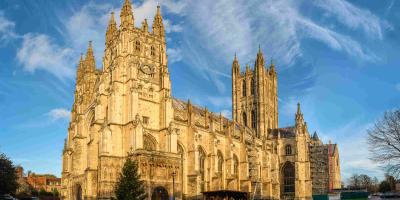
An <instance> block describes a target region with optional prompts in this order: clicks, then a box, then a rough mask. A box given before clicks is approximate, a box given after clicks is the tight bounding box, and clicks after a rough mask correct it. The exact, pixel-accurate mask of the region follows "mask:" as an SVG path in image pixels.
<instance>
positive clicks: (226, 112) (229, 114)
mask: <svg viewBox="0 0 400 200" xmlns="http://www.w3.org/2000/svg"><path fill="white" fill-rule="evenodd" d="M221 114H222V116H224V117H226V118H229V119H232V112H231V110H221Z"/></svg>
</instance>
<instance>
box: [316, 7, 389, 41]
mask: <svg viewBox="0 0 400 200" xmlns="http://www.w3.org/2000/svg"><path fill="white" fill-rule="evenodd" d="M314 3H315V5H316V6H318V7H320V8H322V9H324V10H325V11H328V13H329V15H332V17H336V18H337V20H338V22H340V23H342V24H344V25H346V26H347V27H349V28H351V29H361V30H363V32H364V33H365V34H367V35H368V36H369V37H371V38H378V39H382V38H383V30H382V29H383V28H386V27H387V26H388V24H387V23H386V22H384V21H382V20H380V19H379V18H378V17H377V16H375V15H374V14H372V13H371V12H370V11H369V10H366V9H361V8H357V7H356V6H354V5H352V4H351V3H349V2H347V1H345V0H323V1H322V0H318V1H315V2H314ZM392 3H393V2H392Z"/></svg>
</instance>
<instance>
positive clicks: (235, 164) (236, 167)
mask: <svg viewBox="0 0 400 200" xmlns="http://www.w3.org/2000/svg"><path fill="white" fill-rule="evenodd" d="M238 173H239V160H238V158H237V156H236V155H233V174H235V175H238Z"/></svg>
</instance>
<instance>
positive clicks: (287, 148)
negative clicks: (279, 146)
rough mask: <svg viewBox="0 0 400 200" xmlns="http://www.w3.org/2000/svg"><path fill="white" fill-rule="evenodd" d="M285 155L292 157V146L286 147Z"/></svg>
mask: <svg viewBox="0 0 400 200" xmlns="http://www.w3.org/2000/svg"><path fill="white" fill-rule="evenodd" d="M285 153H286V155H292V146H291V145H286V147H285Z"/></svg>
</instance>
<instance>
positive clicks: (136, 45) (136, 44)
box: [135, 41, 140, 51]
mask: <svg viewBox="0 0 400 200" xmlns="http://www.w3.org/2000/svg"><path fill="white" fill-rule="evenodd" d="M135 49H136V51H140V42H139V41H136V43H135Z"/></svg>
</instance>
